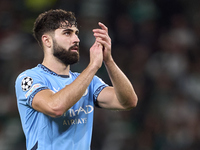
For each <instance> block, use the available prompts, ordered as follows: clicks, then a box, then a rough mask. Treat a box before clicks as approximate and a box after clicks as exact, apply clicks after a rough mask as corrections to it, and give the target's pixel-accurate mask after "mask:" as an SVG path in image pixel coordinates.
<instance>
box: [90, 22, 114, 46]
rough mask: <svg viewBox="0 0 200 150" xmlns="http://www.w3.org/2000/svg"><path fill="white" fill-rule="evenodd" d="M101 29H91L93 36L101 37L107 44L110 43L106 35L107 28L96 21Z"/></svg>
mask: <svg viewBox="0 0 200 150" xmlns="http://www.w3.org/2000/svg"><path fill="white" fill-rule="evenodd" d="M98 24H99V26H100V27H101V29H93V32H94V36H95V37H96V39H98V40H99V39H102V40H104V41H106V42H107V43H108V44H111V39H110V37H109V35H108V28H107V27H106V26H105V25H104V24H103V23H101V22H99V23H98Z"/></svg>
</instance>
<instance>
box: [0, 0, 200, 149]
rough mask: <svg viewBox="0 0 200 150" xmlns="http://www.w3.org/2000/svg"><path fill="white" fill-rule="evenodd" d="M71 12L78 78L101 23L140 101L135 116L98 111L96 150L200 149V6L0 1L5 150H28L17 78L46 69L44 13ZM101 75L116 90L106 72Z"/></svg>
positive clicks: (194, 1) (180, 1) (0, 113)
mask: <svg viewBox="0 0 200 150" xmlns="http://www.w3.org/2000/svg"><path fill="white" fill-rule="evenodd" d="M55 8H62V9H65V10H70V11H73V12H74V13H75V14H76V16H77V20H78V28H79V30H80V35H79V36H80V40H81V43H80V55H81V58H80V62H79V63H78V64H76V65H73V66H72V68H71V69H72V70H73V71H77V72H81V71H82V70H83V69H84V68H85V67H86V66H87V64H88V62H89V48H90V47H91V46H92V44H93V43H94V41H95V39H94V37H93V33H92V29H93V28H97V27H98V25H97V23H98V22H99V21H101V22H103V23H104V24H105V25H106V26H107V27H108V29H109V35H110V36H111V38H112V54H113V58H114V60H115V61H116V63H117V64H118V65H119V67H120V68H121V69H122V70H123V71H124V73H125V74H126V75H127V76H128V78H129V79H130V81H131V82H132V84H133V86H134V89H135V91H136V93H137V95H138V98H139V102H138V105H137V107H136V108H135V109H133V110H131V111H122V112H121V111H108V110H102V109H99V108H97V109H95V116H94V129H93V130H94V132H93V139H92V146H91V147H92V150H199V149H200V41H199V40H200V10H199V8H200V1H198V0H190V1H188V0H73V1H71V0H34V1H33V0H0V150H25V138H24V134H23V131H22V128H21V123H20V119H19V114H18V110H17V105H16V97H15V91H14V90H15V89H14V85H15V79H16V77H17V75H18V74H19V73H21V72H22V71H24V70H25V69H28V68H32V67H34V66H36V65H37V64H38V63H41V61H42V58H43V53H42V50H41V48H40V47H39V46H38V44H37V43H36V40H35V39H34V38H33V36H32V27H33V22H34V20H35V18H36V17H37V16H38V14H39V13H41V12H43V11H45V10H48V9H55ZM97 75H98V76H99V77H101V78H102V79H103V80H104V81H105V82H106V83H108V84H110V85H111V82H110V80H109V78H108V75H107V72H106V69H105V67H104V66H102V68H101V69H100V70H99V71H98V73H97Z"/></svg>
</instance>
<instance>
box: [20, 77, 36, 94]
mask: <svg viewBox="0 0 200 150" xmlns="http://www.w3.org/2000/svg"><path fill="white" fill-rule="evenodd" d="M32 83H33V79H32V78H31V77H25V78H23V80H22V84H21V87H22V90H23V91H28V90H29V89H30V88H31V86H32Z"/></svg>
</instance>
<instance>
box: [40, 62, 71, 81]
mask: <svg viewBox="0 0 200 150" xmlns="http://www.w3.org/2000/svg"><path fill="white" fill-rule="evenodd" d="M37 67H39V68H41V69H42V70H43V71H45V72H47V73H49V74H51V75H54V76H60V77H62V78H69V75H58V74H57V73H55V72H53V71H52V70H50V69H49V68H47V67H45V66H44V65H42V64H38V65H37Z"/></svg>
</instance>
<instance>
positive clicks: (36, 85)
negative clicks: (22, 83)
mask: <svg viewBox="0 0 200 150" xmlns="http://www.w3.org/2000/svg"><path fill="white" fill-rule="evenodd" d="M41 86H42V85H41V84H39V83H37V84H34V85H33V86H32V87H31V89H30V90H29V91H28V92H27V93H26V95H25V96H26V98H27V97H28V96H29V95H31V94H32V93H33V92H34V91H35V90H36V89H37V88H39V87H41Z"/></svg>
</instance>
